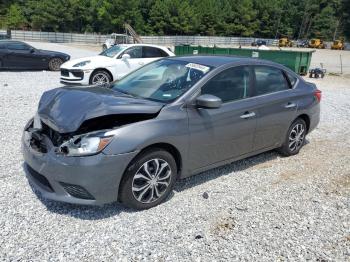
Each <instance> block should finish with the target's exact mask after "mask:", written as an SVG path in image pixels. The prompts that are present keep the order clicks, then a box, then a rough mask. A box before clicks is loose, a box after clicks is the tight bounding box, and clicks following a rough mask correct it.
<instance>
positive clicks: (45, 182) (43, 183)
mask: <svg viewBox="0 0 350 262" xmlns="http://www.w3.org/2000/svg"><path fill="white" fill-rule="evenodd" d="M26 167H27V170H28V172H29V174H30V175H31V176H32V177H33V178H34V180H35V181H36V182H37V183H39V184H40V185H41V186H42V187H43V188H44V189H46V191H49V192H54V190H53V188H52V186H51V185H50V182H49V180H47V179H46V177H44V176H43V175H41V174H39V173H38V172H36V171H35V170H34V169H33V168H31V167H30V166H29V165H26Z"/></svg>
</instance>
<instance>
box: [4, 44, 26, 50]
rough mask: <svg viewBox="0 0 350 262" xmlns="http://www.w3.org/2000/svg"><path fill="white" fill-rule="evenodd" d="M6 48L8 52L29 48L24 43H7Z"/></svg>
mask: <svg viewBox="0 0 350 262" xmlns="http://www.w3.org/2000/svg"><path fill="white" fill-rule="evenodd" d="M7 48H8V49H10V50H29V49H30V47H29V46H28V45H26V44H24V43H8V44H7Z"/></svg>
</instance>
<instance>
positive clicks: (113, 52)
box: [100, 45, 126, 57]
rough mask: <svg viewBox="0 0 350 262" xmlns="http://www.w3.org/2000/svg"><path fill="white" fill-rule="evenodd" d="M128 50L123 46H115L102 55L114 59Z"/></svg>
mask: <svg viewBox="0 0 350 262" xmlns="http://www.w3.org/2000/svg"><path fill="white" fill-rule="evenodd" d="M125 48H126V46H121V45H114V46H112V47H110V48H108V49H106V50H104V51H103V52H102V53H101V54H100V55H104V56H108V57H114V56H115V55H117V54H118V53H119V52H121V51H123V50H124V49H125Z"/></svg>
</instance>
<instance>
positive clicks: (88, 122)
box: [22, 56, 321, 209]
mask: <svg viewBox="0 0 350 262" xmlns="http://www.w3.org/2000/svg"><path fill="white" fill-rule="evenodd" d="M320 100H321V91H320V90H318V89H317V88H316V86H315V85H314V84H311V83H307V82H305V81H304V80H303V79H302V78H301V77H299V76H298V75H296V74H295V73H294V72H292V71H291V70H289V69H287V68H285V67H283V66H281V65H278V64H275V63H272V62H268V61H264V60H257V59H249V58H237V57H224V56H188V57H172V58H164V59H161V60H158V61H156V62H153V63H151V64H149V65H146V66H144V67H142V68H140V69H138V70H137V71H134V72H132V73H130V74H129V75H127V76H125V77H124V78H122V79H121V80H120V81H118V82H115V83H112V84H110V85H109V86H104V87H93V86H91V87H85V88H81V87H62V88H57V89H53V90H50V91H47V92H45V93H44V94H43V96H42V97H41V100H40V102H39V106H38V111H37V114H36V115H35V117H34V118H33V119H32V120H30V121H29V122H28V124H27V125H26V127H25V129H24V133H23V138H22V148H23V155H24V160H25V167H26V171H27V172H26V174H27V177H28V179H29V180H30V181H31V183H32V185H33V186H34V187H35V188H37V189H38V190H39V191H40V192H41V194H42V195H43V196H44V197H45V198H49V199H53V200H58V201H64V202H69V203H76V204H94V205H102V204H105V203H109V202H114V201H119V202H122V203H123V204H124V205H126V206H129V207H132V208H135V209H146V208H150V207H153V206H156V205H158V204H160V203H161V202H163V201H164V200H165V199H166V198H167V196H168V195H169V193H170V192H171V190H172V188H173V186H174V183H175V181H176V180H177V179H180V178H185V177H188V176H190V175H193V174H196V173H199V172H202V171H204V170H208V169H211V168H213V167H216V166H220V165H224V164H227V163H231V162H233V161H235V160H238V159H243V158H246V157H249V156H252V155H255V154H258V153H261V152H264V151H268V150H272V149H278V151H279V152H280V153H281V154H283V155H284V156H290V155H295V154H297V153H298V152H299V150H300V149H301V148H302V146H303V145H304V142H305V136H306V135H307V134H308V133H309V132H310V131H312V130H313V129H314V128H315V127H316V126H317V124H318V122H319V118H320Z"/></svg>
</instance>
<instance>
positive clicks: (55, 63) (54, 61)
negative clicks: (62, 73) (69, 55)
mask: <svg viewBox="0 0 350 262" xmlns="http://www.w3.org/2000/svg"><path fill="white" fill-rule="evenodd" d="M62 64H63V60H62V59H61V58H58V57H54V58H51V59H50V61H49V69H50V71H59V70H60V67H61V65H62Z"/></svg>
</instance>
